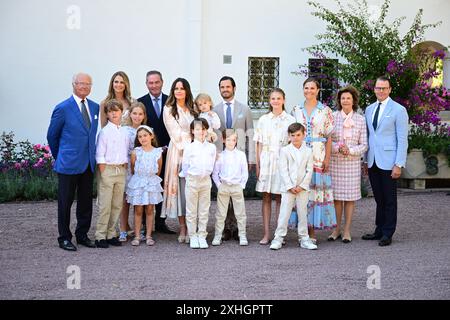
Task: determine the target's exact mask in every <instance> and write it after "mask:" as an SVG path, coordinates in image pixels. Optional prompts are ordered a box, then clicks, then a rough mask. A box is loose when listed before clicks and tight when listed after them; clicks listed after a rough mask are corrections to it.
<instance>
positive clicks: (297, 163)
mask: <svg viewBox="0 0 450 320" xmlns="http://www.w3.org/2000/svg"><path fill="white" fill-rule="evenodd" d="M288 134H289V141H290V144H288V145H287V146H285V147H283V148H281V152H280V160H279V168H278V170H279V172H280V176H281V190H282V193H281V207H280V216H279V217H278V225H277V229H276V230H275V237H274V239H273V240H272V243H271V245H270V249H272V250H278V249H281V247H282V245H283V238H284V237H285V236H286V234H287V227H288V221H289V217H290V215H291V212H292V208H293V207H294V205H295V204H297V214H298V237H299V243H300V246H301V247H302V248H305V249H310V250H312V249H317V246H316V245H315V244H313V243H312V242H311V240H310V239H309V236H308V222H307V215H308V211H307V206H308V198H309V184H310V183H311V177H312V173H313V155H312V149H311V148H308V147H307V146H306V144H305V143H303V139H304V138H305V127H303V125H301V124H300V123H293V124H291V125H289V127H288Z"/></svg>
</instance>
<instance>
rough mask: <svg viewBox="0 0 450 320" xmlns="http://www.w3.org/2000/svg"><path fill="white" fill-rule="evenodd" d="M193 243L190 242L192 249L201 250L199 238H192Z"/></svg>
mask: <svg viewBox="0 0 450 320" xmlns="http://www.w3.org/2000/svg"><path fill="white" fill-rule="evenodd" d="M190 238H191V239H190V240H191V241H190V242H189V246H190V247H191V249H198V248H200V244H199V242H198V237H197V236H192V237H190Z"/></svg>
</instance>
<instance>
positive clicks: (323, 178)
mask: <svg viewBox="0 0 450 320" xmlns="http://www.w3.org/2000/svg"><path fill="white" fill-rule="evenodd" d="M319 89H320V84H319V82H318V81H317V80H316V79H314V78H308V79H306V80H305V82H304V83H303V94H304V96H305V102H304V103H303V104H301V105H298V106H295V107H294V109H293V110H292V115H293V116H294V117H295V120H296V121H297V122H299V123H301V124H302V125H304V126H305V128H306V138H305V142H306V145H307V146H309V147H311V148H312V150H313V161H314V164H313V167H314V169H313V170H314V172H313V176H312V179H311V192H310V197H309V200H310V201H309V204H308V232H309V237H310V238H311V240H312V241H313V242H315V241H316V239H315V231H314V230H315V229H317V230H322V229H333V228H334V227H336V214H335V210H334V203H333V191H332V189H331V176H330V170H329V167H330V159H331V132H332V131H333V125H334V123H333V113H332V111H331V109H330V108H329V107H327V106H325V105H323V104H322V103H321V102H320V101H318V100H317V97H318V94H319Z"/></svg>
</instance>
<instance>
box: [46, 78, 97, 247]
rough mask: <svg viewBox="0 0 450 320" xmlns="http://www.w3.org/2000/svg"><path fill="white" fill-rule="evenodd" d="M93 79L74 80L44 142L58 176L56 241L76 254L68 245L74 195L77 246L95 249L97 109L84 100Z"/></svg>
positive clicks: (69, 243) (70, 236)
mask: <svg viewBox="0 0 450 320" xmlns="http://www.w3.org/2000/svg"><path fill="white" fill-rule="evenodd" d="M91 86H92V79H91V77H90V76H89V75H88V74H84V73H78V74H76V75H75V76H74V77H73V80H72V87H73V95H72V96H71V97H70V98H69V99H67V100H65V101H63V102H61V103H60V104H58V105H57V106H56V107H55V109H54V110H53V113H52V118H51V120H50V125H49V127H48V132H47V141H48V144H49V146H50V149H51V151H52V155H53V157H54V158H55V164H54V170H55V171H56V172H57V173H58V232H59V237H58V242H59V247H60V248H62V249H64V250H69V251H76V250H77V248H76V247H75V246H74V245H73V243H72V242H71V240H72V233H71V232H70V209H71V207H72V203H73V200H74V197H75V192H76V193H77V199H78V201H77V211H76V215H77V227H76V230H75V236H76V239H77V243H78V244H80V245H84V246H86V247H89V248H95V243H94V241H92V240H90V239H89V238H88V236H87V233H88V231H89V228H90V226H91V220H92V191H93V180H94V175H93V173H94V172H95V136H96V133H97V125H98V110H99V106H98V104H97V103H95V102H94V101H92V100H89V99H87V96H88V95H89V93H90V92H91Z"/></svg>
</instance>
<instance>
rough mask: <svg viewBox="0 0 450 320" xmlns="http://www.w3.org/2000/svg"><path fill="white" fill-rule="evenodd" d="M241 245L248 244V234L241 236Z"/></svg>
mask: <svg viewBox="0 0 450 320" xmlns="http://www.w3.org/2000/svg"><path fill="white" fill-rule="evenodd" d="M239 245H240V246H248V240H247V236H239Z"/></svg>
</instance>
